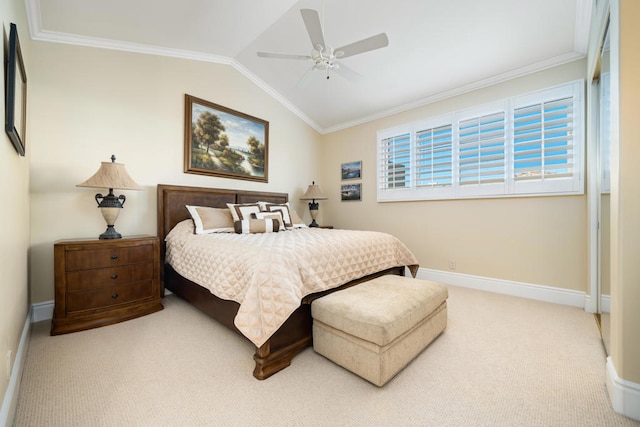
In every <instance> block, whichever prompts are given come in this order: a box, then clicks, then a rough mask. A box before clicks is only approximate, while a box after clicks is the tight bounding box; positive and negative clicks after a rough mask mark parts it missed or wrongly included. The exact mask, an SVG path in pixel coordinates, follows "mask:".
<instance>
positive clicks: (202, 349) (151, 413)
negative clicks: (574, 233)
mask: <svg viewBox="0 0 640 427" xmlns="http://www.w3.org/2000/svg"><path fill="white" fill-rule="evenodd" d="M164 305H165V309H164V310H163V311H160V312H157V313H154V314H151V315H148V316H145V317H141V318H139V319H135V320H131V321H128V322H124V323H120V324H116V325H112V326H107V327H103V328H98V329H93V330H89V331H83V332H77V333H73V334H67V335H60V336H56V337H51V336H49V327H50V323H49V322H40V323H37V324H35V325H34V328H33V330H32V335H31V338H30V344H29V348H28V352H27V359H26V363H25V368H24V374H23V378H22V383H21V386H20V391H19V396H18V406H17V411H16V418H15V422H14V426H16V427H22V426H65V427H70V426H640V423H639V422H635V421H633V420H631V419H629V418H626V417H623V416H621V415H619V414H616V413H615V412H614V411H613V409H612V408H611V404H610V402H609V399H608V396H607V391H606V387H605V354H604V350H603V346H602V342H601V340H600V336H599V333H598V328H597V326H596V323H595V320H594V318H593V316H592V315H591V314H588V313H586V312H584V311H583V310H581V309H579V308H573V307H566V306H561V305H555V304H549V303H544V302H539V301H533V300H526V299H521V298H515V297H510V296H506V295H500V294H493V293H487V292H481V291H477V290H472V289H466V288H458V287H453V286H451V287H449V300H448V306H449V314H448V325H447V329H446V330H445V332H444V333H443V334H442V335H441V336H440V337H439V338H437V339H436V340H435V341H434V342H433V343H432V344H431V345H430V346H429V347H428V348H427V349H426V350H425V351H423V352H422V353H421V354H420V355H419V356H418V357H417V358H416V359H415V360H414V361H413V362H411V363H410V364H409V365H408V366H407V367H406V368H405V369H404V370H402V371H401V372H400V373H399V374H398V375H397V376H396V377H395V378H393V379H392V380H391V381H390V382H388V383H387V384H386V385H385V386H384V387H382V388H378V387H376V386H374V385H372V384H370V383H368V382H366V381H365V380H363V379H361V378H359V377H358V376H356V375H354V374H352V373H350V372H348V371H347V370H345V369H343V368H341V367H339V366H337V365H335V364H334V363H332V362H331V361H329V360H327V359H325V358H324V357H322V356H320V355H318V354H316V353H315V352H314V351H313V349H311V348H309V349H307V350H305V351H303V352H302V353H301V354H300V355H298V356H297V357H296V358H295V359H294V360H293V362H292V364H291V366H289V367H288V368H286V369H285V370H283V371H281V372H279V373H277V374H276V375H274V376H272V377H271V378H268V379H267V380H265V381H258V380H256V379H254V378H253V376H252V371H253V366H254V363H253V359H252V355H253V348H252V346H251V345H250V343H249V342H248V341H246V340H244V339H242V338H241V337H240V336H238V335H236V334H234V333H232V332H231V331H229V330H227V329H225V328H224V327H222V326H220V325H219V324H218V323H216V322H215V321H212V320H211V319H209V318H207V317H206V316H205V315H203V314H201V313H200V312H199V311H197V310H196V309H195V308H193V307H192V306H190V305H188V304H187V303H185V302H184V301H182V300H181V299H179V298H178V297H176V296H168V297H166V298H165V299H164Z"/></svg>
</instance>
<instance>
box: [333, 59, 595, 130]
mask: <svg viewBox="0 0 640 427" xmlns="http://www.w3.org/2000/svg"><path fill="white" fill-rule="evenodd" d="M585 56H586V55H585V54H581V53H578V52H567V53H565V54H562V55H559V56H556V57H554V58H549V59H545V60H543V61H539V62H536V63H533V64H530V65H527V66H525V67H520V68H516V69H514V70H511V71H507V72H505V73H502V74H497V75H495V76H491V77H488V78H486V79H482V80H478V81H476V82H472V83H469V84H467V85H464V86H459V87H456V88H453V89H449V90H445V91H442V92H439V93H436V94H433V95H430V96H427V97H425V98H421V99H419V100H416V101H414V102H410V103H407V104H403V105H399V106H397V107H393V108H390V109H387V110H384V111H381V112H379V113H376V114H373V115H370V116H367V117H363V118H360V119H357V120H352V121H349V122H345V123H342V124H339V125H336V126H332V127H330V128H325V129H324V132H323V133H331V132H337V131H339V130H344V129H348V128H351V127H354V126H358V125H361V124H363V123H367V122H370V121H373V120H378V119H381V118H384V117H388V116H391V115H394V114H399V113H403V112H405V111H409V110H413V109H415V108H419V107H424V106H425V105H429V104H433V103H434V102H438V101H443V100H445V99H448V98H453V97H454V96H459V95H463V94H465V93H469V92H473V91H475V90H479V89H483V88H485V87H489V86H493V85H495V84H498V83H502V82H506V81H509V80H513V79H516V78H519V77H524V76H526V75H529V74H533V73H537V72H539V71H544V70H547V69H549V68H553V67H557V66H560V65H563V64H568V63H570V62H573V61H577V60H580V59H582V58H584V57H585Z"/></svg>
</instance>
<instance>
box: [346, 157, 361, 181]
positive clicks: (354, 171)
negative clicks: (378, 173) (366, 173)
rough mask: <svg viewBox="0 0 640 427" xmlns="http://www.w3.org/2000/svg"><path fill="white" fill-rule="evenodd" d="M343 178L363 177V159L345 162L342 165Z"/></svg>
mask: <svg viewBox="0 0 640 427" xmlns="http://www.w3.org/2000/svg"><path fill="white" fill-rule="evenodd" d="M341 170H342V180H343V181H344V180H346V179H360V178H362V161H358V162H350V163H343V164H342V166H341Z"/></svg>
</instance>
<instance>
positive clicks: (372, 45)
mask: <svg viewBox="0 0 640 427" xmlns="http://www.w3.org/2000/svg"><path fill="white" fill-rule="evenodd" d="M386 46H389V38H388V37H387V35H386V34H385V33H380V34H378V35H376V36H372V37H369V38H366V39H362V40H360V41H357V42H355V43H351V44H348V45H346V46H342V47H339V48H338V49H335V50H334V55H335V56H336V58H346V57H349V56H353V55H357V54H359V53H364V52H368V51H370V50H374V49H379V48H381V47H386Z"/></svg>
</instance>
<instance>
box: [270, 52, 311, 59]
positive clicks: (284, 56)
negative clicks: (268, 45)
mask: <svg viewBox="0 0 640 427" xmlns="http://www.w3.org/2000/svg"><path fill="white" fill-rule="evenodd" d="M258 56H260V57H262V58H278V59H311V57H310V56H309V55H293V54H289V53H269V52H258Z"/></svg>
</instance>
